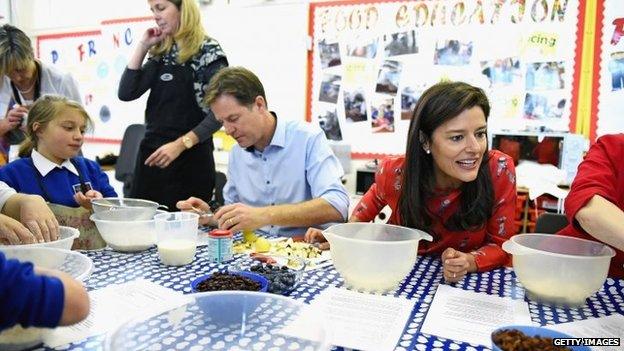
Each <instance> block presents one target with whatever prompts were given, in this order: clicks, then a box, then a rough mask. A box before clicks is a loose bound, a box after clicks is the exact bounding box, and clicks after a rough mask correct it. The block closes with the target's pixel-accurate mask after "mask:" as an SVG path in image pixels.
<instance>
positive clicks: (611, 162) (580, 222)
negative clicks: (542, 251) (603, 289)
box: [557, 134, 624, 279]
mask: <svg viewBox="0 0 624 351" xmlns="http://www.w3.org/2000/svg"><path fill="white" fill-rule="evenodd" d="M623 161H624V134H612V135H604V136H602V137H600V138H598V140H597V141H596V143H595V144H594V145H592V147H591V148H590V149H589V151H588V152H587V155H586V156H585V159H584V160H583V162H582V163H581V164H580V165H579V168H578V172H577V174H576V178H574V181H573V182H572V186H571V187H570V193H568V196H567V197H566V200H565V213H566V216H567V217H568V220H569V221H570V224H569V225H568V226H567V227H565V228H563V229H562V230H561V231H559V233H557V234H561V235H568V236H574V237H577V238H583V239H589V240H594V241H600V242H603V243H605V244H607V245H609V246H611V247H612V248H614V249H615V257H613V259H612V260H611V266H610V268H609V276H611V277H616V278H620V279H622V278H624V162H623Z"/></svg>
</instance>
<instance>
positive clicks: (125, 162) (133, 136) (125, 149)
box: [115, 124, 145, 196]
mask: <svg viewBox="0 0 624 351" xmlns="http://www.w3.org/2000/svg"><path fill="white" fill-rule="evenodd" d="M144 135H145V125H144V124H131V125H129V126H128V127H127V128H126V131H125V132H124V135H123V139H122V140H121V149H120V150H119V158H117V163H116V164H115V179H117V180H119V181H120V182H123V184H124V185H123V193H124V196H129V194H130V189H131V188H132V180H133V178H134V167H135V164H136V159H137V155H138V153H139V145H140V144H141V140H143V136H144Z"/></svg>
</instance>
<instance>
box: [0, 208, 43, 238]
mask: <svg viewBox="0 0 624 351" xmlns="http://www.w3.org/2000/svg"><path fill="white" fill-rule="evenodd" d="M36 242H43V238H41V237H35V235H33V234H32V233H31V232H30V231H29V230H28V229H26V227H24V226H23V225H22V223H20V222H18V221H16V220H14V219H13V218H11V217H9V216H5V215H3V214H0V244H5V245H6V244H8V245H19V244H33V243H36Z"/></svg>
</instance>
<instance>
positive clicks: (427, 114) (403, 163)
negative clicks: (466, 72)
mask: <svg viewBox="0 0 624 351" xmlns="http://www.w3.org/2000/svg"><path fill="white" fill-rule="evenodd" d="M489 112H490V105H489V102H488V100H487V97H486V96H485V93H484V92H483V90H481V89H479V88H476V87H473V86H471V85H469V84H466V83H462V82H443V83H438V84H436V85H434V86H432V87H430V88H429V89H427V90H426V91H425V92H424V93H423V95H422V96H421V97H420V99H419V101H418V103H417V105H416V109H415V111H414V115H413V117H412V120H411V123H410V127H409V132H408V137H407V138H408V139H407V149H406V152H405V156H400V157H391V158H387V159H385V160H383V161H382V162H381V164H380V166H379V168H378V170H377V173H376V175H375V183H374V184H373V185H372V186H371V187H370V189H369V190H368V191H367V192H366V194H364V196H363V197H362V199H361V200H360V202H359V203H358V205H357V206H356V207H355V209H354V211H353V213H352V215H351V218H350V219H349V221H351V222H367V221H372V220H373V219H374V218H375V216H376V215H377V214H378V213H379V212H380V211H381V209H382V208H383V207H384V206H386V205H388V206H389V207H390V208H391V209H392V214H391V216H390V218H389V221H388V223H390V224H397V225H401V226H405V227H410V228H416V229H420V230H423V231H425V232H428V233H430V234H431V235H432V236H433V237H434V240H433V242H432V243H428V242H421V244H420V245H419V248H418V251H419V254H425V255H440V256H441V259H442V262H443V266H444V278H445V280H446V281H448V282H456V281H459V280H460V279H462V278H463V277H464V276H465V275H466V274H467V273H470V272H476V271H487V270H491V269H493V268H496V267H500V266H502V265H505V264H510V256H509V255H508V254H507V253H505V252H504V251H503V250H502V248H501V245H502V243H503V242H505V241H506V240H507V239H509V237H511V236H512V235H513V234H514V211H515V206H516V176H515V168H514V163H513V160H512V159H511V157H509V156H507V155H505V154H504V153H502V152H500V151H497V150H492V151H490V152H488V151H487V149H488V145H487V117H488V115H489ZM305 240H306V241H307V242H315V241H324V240H325V239H324V237H323V235H322V232H320V231H318V230H316V231H315V230H312V229H311V230H309V231H308V232H307V233H306V235H305Z"/></svg>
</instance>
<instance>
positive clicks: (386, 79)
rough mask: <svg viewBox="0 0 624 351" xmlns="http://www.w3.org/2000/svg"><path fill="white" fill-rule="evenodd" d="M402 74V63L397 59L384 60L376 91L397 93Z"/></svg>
mask: <svg viewBox="0 0 624 351" xmlns="http://www.w3.org/2000/svg"><path fill="white" fill-rule="evenodd" d="M400 76H401V63H400V62H397V61H389V60H387V61H384V63H383V64H382V66H381V68H380V69H379V76H378V78H377V85H376V87H375V92H377V93H388V94H392V95H394V94H396V93H397V91H398V89H399V78H400Z"/></svg>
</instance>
